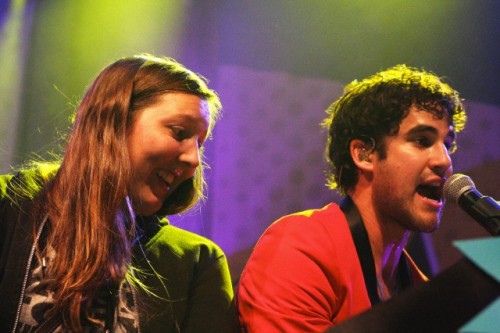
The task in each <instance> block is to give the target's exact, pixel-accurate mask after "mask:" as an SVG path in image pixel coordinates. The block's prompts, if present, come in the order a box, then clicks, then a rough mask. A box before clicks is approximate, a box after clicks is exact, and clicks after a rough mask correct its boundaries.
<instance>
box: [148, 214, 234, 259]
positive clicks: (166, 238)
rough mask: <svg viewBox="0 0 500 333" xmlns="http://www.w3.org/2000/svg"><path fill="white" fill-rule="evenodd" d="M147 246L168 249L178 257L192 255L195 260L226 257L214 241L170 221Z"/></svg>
mask: <svg viewBox="0 0 500 333" xmlns="http://www.w3.org/2000/svg"><path fill="white" fill-rule="evenodd" d="M146 248H147V249H149V250H153V251H154V250H158V249H163V250H168V251H169V252H171V253H172V254H173V255H175V256H177V257H178V258H185V257H186V256H190V257H193V259H194V260H195V261H198V260H201V259H203V258H212V259H218V258H221V257H224V252H223V251H222V249H221V248H220V247H219V246H218V245H217V244H216V243H215V242H214V241H212V240H210V239H208V238H206V237H204V236H201V235H199V234H196V233H194V232H191V231H188V230H184V229H182V228H179V227H176V226H174V225H172V224H170V223H163V224H162V227H161V228H160V230H159V231H158V233H156V235H155V236H153V237H152V238H151V239H150V240H149V241H148V243H147V244H146Z"/></svg>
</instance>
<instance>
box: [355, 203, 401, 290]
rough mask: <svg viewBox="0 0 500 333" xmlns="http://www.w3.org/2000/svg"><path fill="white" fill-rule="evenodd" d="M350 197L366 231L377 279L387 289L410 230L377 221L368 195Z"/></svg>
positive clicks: (393, 281)
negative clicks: (380, 280)
mask: <svg viewBox="0 0 500 333" xmlns="http://www.w3.org/2000/svg"><path fill="white" fill-rule="evenodd" d="M351 198H352V200H353V202H354V204H355V205H356V207H357V208H358V211H359V214H360V215H361V218H362V220H363V223H364V225H365V228H366V232H367V233H368V238H369V240H370V247H371V250H372V254H373V260H374V263H375V271H376V274H377V278H378V279H382V280H383V282H384V283H385V284H387V286H388V287H389V289H393V288H394V287H395V284H396V275H397V268H398V264H399V260H400V258H401V255H402V253H403V250H404V247H405V246H406V243H407V242H408V237H409V235H410V231H409V230H407V229H404V228H403V227H402V226H400V225H399V224H396V223H388V221H379V219H378V217H377V215H376V213H375V210H374V208H373V205H372V203H371V201H369V200H370V196H368V195H367V194H366V193H365V195H363V194H356V193H353V194H352V195H351Z"/></svg>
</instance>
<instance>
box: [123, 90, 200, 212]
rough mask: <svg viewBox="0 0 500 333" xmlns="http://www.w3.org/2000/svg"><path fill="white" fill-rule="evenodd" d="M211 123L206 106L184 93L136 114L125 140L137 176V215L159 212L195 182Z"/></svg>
mask: <svg viewBox="0 0 500 333" xmlns="http://www.w3.org/2000/svg"><path fill="white" fill-rule="evenodd" d="M209 121H210V113H209V108H208V105H207V102H206V101H205V100H202V99H200V98H199V97H198V96H195V95H191V94H187V93H181V92H173V93H166V94H163V95H161V96H160V97H158V99H157V102H156V103H155V104H153V105H151V106H149V107H146V108H144V109H142V110H139V111H137V113H136V114H135V115H134V118H133V119H132V124H131V126H130V129H129V133H128V137H127V148H128V151H129V155H130V162H131V164H132V172H133V174H132V182H131V187H130V198H131V199H132V204H133V206H134V210H135V213H136V214H137V215H143V216H148V215H152V214H154V213H156V212H157V211H159V210H160V208H161V207H162V204H163V202H164V201H165V199H166V198H167V197H168V196H169V195H171V194H172V193H173V192H174V191H175V189H176V188H177V187H178V186H179V185H180V184H181V183H182V182H184V181H185V180H187V179H189V178H191V177H193V175H194V172H195V169H196V168H197V167H198V165H199V164H200V159H199V149H200V147H201V145H202V144H203V142H204V141H205V139H206V136H207V131H208V126H209Z"/></svg>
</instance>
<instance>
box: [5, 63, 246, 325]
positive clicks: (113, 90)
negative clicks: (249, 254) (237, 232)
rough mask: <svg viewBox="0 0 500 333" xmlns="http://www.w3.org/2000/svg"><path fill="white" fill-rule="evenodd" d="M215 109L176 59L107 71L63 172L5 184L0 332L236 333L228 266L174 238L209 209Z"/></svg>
mask: <svg viewBox="0 0 500 333" xmlns="http://www.w3.org/2000/svg"><path fill="white" fill-rule="evenodd" d="M219 110H220V102H219V99H218V97H217V95H216V93H215V92H214V91H212V90H210V89H209V88H208V87H207V85H206V84H205V82H204V81H203V80H202V78H200V77H199V76H197V75H196V74H194V73H192V72H191V71H189V70H188V69H186V68H185V67H183V66H182V65H181V64H179V63H177V62H175V61H174V60H172V59H168V58H157V57H153V56H151V55H146V54H145V55H139V56H134V57H129V58H124V59H120V60H118V61H117V62H115V63H113V64H111V65H110V66H108V67H107V68H105V69H104V70H103V71H102V72H101V73H100V74H99V76H98V77H97V78H96V80H95V81H94V82H93V84H92V85H91V86H90V88H89V89H88V91H87V93H86V94H85V96H84V98H83V100H82V102H81V103H80V105H79V107H78V109H77V113H76V118H75V121H74V125H73V128H72V131H71V133H70V135H69V138H68V143H67V147H66V150H65V153H64V156H63V158H62V160H61V162H60V163H45V164H41V163H38V164H36V165H35V166H34V167H31V168H29V169H27V170H24V171H21V172H19V173H18V174H17V175H15V176H13V175H6V176H2V177H0V251H1V253H0V295H2V302H1V304H0V331H1V332H9V331H12V332H14V331H20V332H24V331H33V330H36V329H38V331H40V332H53V331H72V332H80V331H89V332H90V331H92V332H96V331H103V332H104V331H112V332H136V331H143V332H233V331H237V322H236V316H235V315H234V312H233V308H232V305H231V303H232V297H233V292H232V286H231V282H230V276H229V271H228V266H227V261H226V258H225V256H224V254H223V252H222V251H221V250H220V249H219V248H218V247H217V246H216V245H215V244H214V243H212V242H210V241H209V240H207V239H204V238H202V237H201V236H198V235H195V234H192V233H189V232H187V231H183V230H181V229H177V228H175V227H173V226H171V225H169V224H168V221H167V220H166V218H164V217H165V216H166V215H169V214H176V213H179V212H183V211H185V210H187V209H189V208H191V207H192V206H193V205H195V204H196V203H197V201H198V200H199V199H200V198H202V196H203V187H204V181H203V173H202V171H203V168H202V167H203V164H202V161H201V155H200V151H201V147H202V144H203V142H204V141H205V140H206V139H207V137H208V136H209V135H210V133H211V130H212V128H213V126H214V124H215V121H216V120H217V116H218V112H219Z"/></svg>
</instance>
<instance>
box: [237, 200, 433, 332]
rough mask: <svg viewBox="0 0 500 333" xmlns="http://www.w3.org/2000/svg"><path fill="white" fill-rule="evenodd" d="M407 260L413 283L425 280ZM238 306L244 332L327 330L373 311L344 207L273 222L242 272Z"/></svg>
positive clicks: (301, 213) (297, 215)
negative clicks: (368, 310)
mask: <svg viewBox="0 0 500 333" xmlns="http://www.w3.org/2000/svg"><path fill="white" fill-rule="evenodd" d="M405 255H406V256H408V254H407V253H406V252H405ZM407 259H408V267H409V270H410V271H411V276H412V279H413V281H414V282H422V281H426V280H427V279H426V277H425V276H424V275H423V274H422V272H420V270H418V268H417V267H416V266H415V264H414V263H413V261H412V260H411V259H410V258H409V256H408V258H407ZM237 307H238V310H239V316H240V321H241V324H242V325H243V327H244V330H246V331H247V332H266V333H270V332H287V333H290V332H323V331H325V330H326V329H327V328H329V327H331V326H333V325H335V324H338V323H339V322H341V321H343V320H346V319H348V318H350V317H352V316H354V315H356V314H359V313H360V312H362V311H364V310H367V309H369V308H370V307H371V303H370V299H369V297H368V293H367V290H366V287H365V282H364V278H363V272H362V269H361V266H360V263H359V259H358V256H357V252H356V248H355V245H354V243H353V240H352V236H351V232H350V229H349V225H348V223H347V221H346V218H345V216H344V214H343V212H342V211H341V210H340V208H339V206H337V205H336V204H329V205H327V206H325V207H324V208H322V209H318V210H307V211H304V212H300V213H297V214H292V215H288V216H285V217H283V218H281V219H280V220H278V221H277V222H275V223H273V224H272V225H271V226H270V227H269V228H268V229H267V230H266V232H265V233H264V234H263V235H262V237H261V238H260V240H259V241H258V243H257V245H256V246H255V249H254V251H253V253H252V255H251V256H250V259H249V261H248V263H247V265H246V267H245V269H244V271H243V273H242V276H241V279H240V283H239V286H238V295H237Z"/></svg>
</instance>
